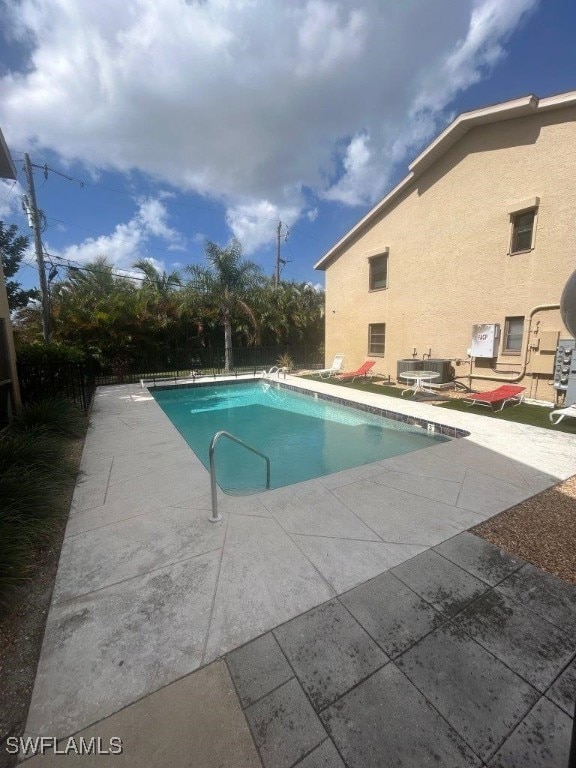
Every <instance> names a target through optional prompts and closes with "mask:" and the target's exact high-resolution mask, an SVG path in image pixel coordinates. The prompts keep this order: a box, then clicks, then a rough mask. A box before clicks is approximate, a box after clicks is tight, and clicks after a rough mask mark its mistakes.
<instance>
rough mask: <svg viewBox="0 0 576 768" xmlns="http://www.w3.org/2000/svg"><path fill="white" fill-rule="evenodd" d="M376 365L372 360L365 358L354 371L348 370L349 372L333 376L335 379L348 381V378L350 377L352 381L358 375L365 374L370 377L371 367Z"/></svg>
mask: <svg viewBox="0 0 576 768" xmlns="http://www.w3.org/2000/svg"><path fill="white" fill-rule="evenodd" d="M375 365H376V363H375V362H374V361H370V360H366V362H365V363H362V365H361V366H360V368H358V370H356V371H350V372H349V373H340V374H338V376H335V377H334V378H335V379H339V380H340V381H348V379H351V380H352V381H354V379H357V378H358V377H359V376H364V378H366V376H369V377H372V372H371V370H370V369H371V368H373V367H374V366H375Z"/></svg>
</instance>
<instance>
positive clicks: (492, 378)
mask: <svg viewBox="0 0 576 768" xmlns="http://www.w3.org/2000/svg"><path fill="white" fill-rule="evenodd" d="M550 309H560V304H538V306H536V307H534V308H533V309H531V310H530V312H529V313H528V333H527V334H526V344H525V347H524V360H523V362H522V369H521V371H520V373H517V374H515V375H514V376H487V375H485V374H483V373H478V374H477V373H472V372H470V373H469V374H468V375H467V376H466V378H467V379H482V380H483V381H508V382H516V381H521V380H522V379H523V378H524V376H525V375H526V368H527V366H528V351H529V349H530V331H531V328H532V318H533V317H534V315H535V314H536V313H537V312H544V311H546V310H550ZM460 378H464V376H462V377H460Z"/></svg>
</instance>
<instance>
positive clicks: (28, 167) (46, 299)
mask: <svg viewBox="0 0 576 768" xmlns="http://www.w3.org/2000/svg"><path fill="white" fill-rule="evenodd" d="M24 170H25V172H26V180H27V182H28V201H27V202H28V205H27V213H28V216H29V221H30V225H31V227H32V229H33V230H34V250H35V251H36V261H37V262H38V273H39V275H40V295H41V299H42V334H43V336H44V341H46V342H49V341H50V340H51V338H52V332H51V329H50V295H49V293H48V281H47V280H46V268H45V266H44V252H43V250H42V238H41V237H40V218H39V216H38V207H37V205H36V191H35V189H34V178H33V176H32V163H31V162H30V157H29V155H28V153H26V154H25V155H24Z"/></svg>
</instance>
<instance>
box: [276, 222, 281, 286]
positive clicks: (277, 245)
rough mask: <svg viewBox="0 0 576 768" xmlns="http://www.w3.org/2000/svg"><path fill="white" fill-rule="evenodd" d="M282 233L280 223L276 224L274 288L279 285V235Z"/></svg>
mask: <svg viewBox="0 0 576 768" xmlns="http://www.w3.org/2000/svg"><path fill="white" fill-rule="evenodd" d="M281 231H282V222H281V221H279V222H278V226H277V228H276V274H275V276H274V288H278V285H279V283H280V233H281Z"/></svg>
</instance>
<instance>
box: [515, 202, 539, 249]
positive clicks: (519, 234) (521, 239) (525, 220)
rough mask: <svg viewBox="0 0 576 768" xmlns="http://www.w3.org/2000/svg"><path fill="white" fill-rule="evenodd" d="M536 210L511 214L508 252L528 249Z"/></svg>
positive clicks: (531, 238) (530, 243)
mask: <svg viewBox="0 0 576 768" xmlns="http://www.w3.org/2000/svg"><path fill="white" fill-rule="evenodd" d="M535 218H536V210H535V209H533V210H531V211H524V212H523V213H516V214H514V215H513V216H512V243H511V244H510V253H520V251H529V250H530V249H531V248H532V240H533V235H534V220H535Z"/></svg>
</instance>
